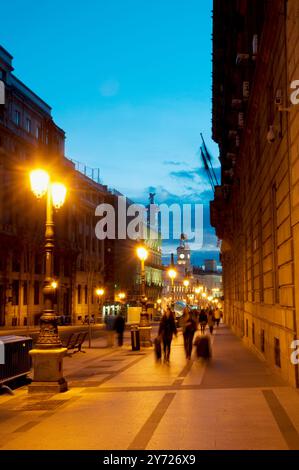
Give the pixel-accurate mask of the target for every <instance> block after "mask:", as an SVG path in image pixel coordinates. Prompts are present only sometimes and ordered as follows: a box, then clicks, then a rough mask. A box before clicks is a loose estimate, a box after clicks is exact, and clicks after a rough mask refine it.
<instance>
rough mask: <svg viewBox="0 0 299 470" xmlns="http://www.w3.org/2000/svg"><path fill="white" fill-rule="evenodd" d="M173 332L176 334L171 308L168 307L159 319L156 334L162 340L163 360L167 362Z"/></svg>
mask: <svg viewBox="0 0 299 470" xmlns="http://www.w3.org/2000/svg"><path fill="white" fill-rule="evenodd" d="M174 334H175V335H177V328H176V325H175V318H174V314H173V312H172V310H171V309H170V308H169V307H168V308H167V310H166V312H165V313H164V315H163V317H162V319H161V322H160V326H159V332H158V336H160V337H161V339H162V342H163V354H164V362H166V363H169V359H170V349H171V342H172V338H173V335H174Z"/></svg>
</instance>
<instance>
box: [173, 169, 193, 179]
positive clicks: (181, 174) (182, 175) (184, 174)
mask: <svg viewBox="0 0 299 470" xmlns="http://www.w3.org/2000/svg"><path fill="white" fill-rule="evenodd" d="M170 176H171V177H172V178H176V179H184V180H194V178H195V174H194V171H188V170H181V171H172V172H171V173H170Z"/></svg>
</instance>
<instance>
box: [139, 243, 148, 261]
mask: <svg viewBox="0 0 299 470" xmlns="http://www.w3.org/2000/svg"><path fill="white" fill-rule="evenodd" d="M137 256H138V258H139V259H140V261H145V260H146V259H147V257H148V251H147V249H146V248H145V247H144V246H139V247H138V248H137Z"/></svg>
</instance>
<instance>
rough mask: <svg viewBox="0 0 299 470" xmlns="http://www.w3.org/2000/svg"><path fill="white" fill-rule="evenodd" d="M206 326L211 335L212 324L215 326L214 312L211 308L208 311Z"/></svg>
mask: <svg viewBox="0 0 299 470" xmlns="http://www.w3.org/2000/svg"><path fill="white" fill-rule="evenodd" d="M208 326H209V330H210V333H211V335H212V334H213V330H214V326H215V319H214V312H213V310H210V311H209V313H208Z"/></svg>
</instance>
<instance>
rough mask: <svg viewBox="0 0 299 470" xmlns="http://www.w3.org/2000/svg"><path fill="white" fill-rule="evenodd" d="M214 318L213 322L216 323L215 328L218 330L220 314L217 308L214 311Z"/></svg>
mask: <svg viewBox="0 0 299 470" xmlns="http://www.w3.org/2000/svg"><path fill="white" fill-rule="evenodd" d="M214 318H215V322H216V325H217V328H218V326H219V323H220V320H221V313H220V310H219V308H218V307H217V308H216V310H215V313H214Z"/></svg>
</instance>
